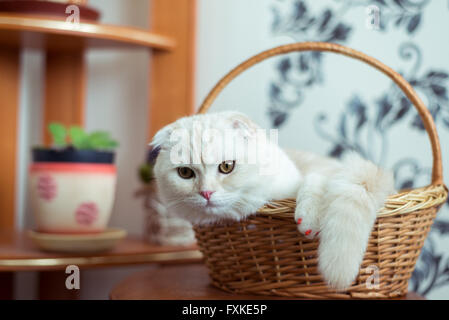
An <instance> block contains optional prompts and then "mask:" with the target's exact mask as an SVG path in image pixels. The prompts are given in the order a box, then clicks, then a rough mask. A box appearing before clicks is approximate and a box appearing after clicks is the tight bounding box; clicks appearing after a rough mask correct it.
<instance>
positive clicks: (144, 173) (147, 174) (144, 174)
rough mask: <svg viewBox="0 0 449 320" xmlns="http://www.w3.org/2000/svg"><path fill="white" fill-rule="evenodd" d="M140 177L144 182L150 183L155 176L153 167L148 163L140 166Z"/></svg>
mask: <svg viewBox="0 0 449 320" xmlns="http://www.w3.org/2000/svg"><path fill="white" fill-rule="evenodd" d="M139 177H140V180H141V181H142V182H143V183H150V182H151V180H153V178H154V174H153V167H152V166H151V165H150V164H147V163H146V164H143V165H142V166H140V168H139Z"/></svg>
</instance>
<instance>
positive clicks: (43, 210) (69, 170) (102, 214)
mask: <svg viewBox="0 0 449 320" xmlns="http://www.w3.org/2000/svg"><path fill="white" fill-rule="evenodd" d="M48 130H49V132H50V134H51V136H52V139H53V144H52V146H51V147H50V148H44V147H35V148H33V150H32V156H33V162H32V164H31V165H30V172H29V174H30V194H31V202H32V209H33V212H34V216H35V218H36V224H37V231H38V232H44V233H72V234H73V233H98V232H102V231H104V230H105V228H106V227H107V224H108V221H109V217H110V215H111V211H112V205H113V202H114V195H115V186H116V178H117V174H116V167H115V164H114V158H115V152H114V149H115V148H116V147H117V146H118V143H117V142H116V141H115V140H113V139H111V137H110V135H109V134H108V133H107V132H104V131H95V132H92V133H90V134H88V133H86V132H85V131H84V130H83V129H82V128H80V127H77V126H72V127H70V128H68V129H67V128H65V127H64V126H63V125H61V124H58V123H51V124H50V125H49V127H48Z"/></svg>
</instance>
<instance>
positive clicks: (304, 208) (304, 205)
mask: <svg viewBox="0 0 449 320" xmlns="http://www.w3.org/2000/svg"><path fill="white" fill-rule="evenodd" d="M314 202H315V201H313V200H312V199H302V201H301V202H298V203H297V205H296V210H295V221H296V224H297V227H298V230H299V232H300V233H301V234H303V235H304V236H305V237H306V238H307V239H314V238H315V237H317V236H318V235H319V233H320V222H319V212H318V208H319V204H317V203H314Z"/></svg>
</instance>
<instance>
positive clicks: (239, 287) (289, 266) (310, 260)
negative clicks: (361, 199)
mask: <svg viewBox="0 0 449 320" xmlns="http://www.w3.org/2000/svg"><path fill="white" fill-rule="evenodd" d="M308 50H313V51H329V52H335V53H339V54H342V55H345V56H349V57H352V58H355V59H357V60H360V61H363V62H365V63H367V64H369V65H371V66H373V67H375V68H376V69H378V70H380V71H381V72H383V73H384V74H386V75H387V76H389V77H390V78H391V79H392V80H393V81H394V82H395V83H396V84H397V85H398V86H399V87H400V88H401V89H402V91H403V92H404V93H405V95H406V96H407V97H408V98H409V99H410V101H411V102H412V103H413V105H414V106H415V107H416V109H417V110H418V112H419V114H420V116H421V119H422V120H423V123H424V126H425V128H426V131H427V133H428V135H429V139H430V143H431V146H432V154H433V171H432V184H431V185H430V186H427V187H424V188H418V189H413V190H408V191H404V192H401V193H399V194H396V195H392V196H390V197H389V198H388V199H387V201H386V202H385V206H384V207H383V208H382V209H381V210H380V211H379V215H378V218H377V221H376V223H375V226H374V228H373V231H372V233H371V236H370V239H369V243H368V247H367V251H366V254H365V257H364V260H363V263H362V265H361V268H360V272H359V275H358V277H357V279H356V280H355V281H354V283H353V284H352V285H351V287H350V288H349V289H348V290H346V291H343V292H336V291H335V290H333V289H330V288H328V287H327V286H326V283H325V282H324V281H323V280H322V278H321V276H320V274H319V272H318V269H317V262H318V258H317V250H318V244H319V242H318V240H313V241H312V240H308V239H306V238H305V237H303V236H302V235H301V234H300V233H299V232H298V230H297V227H296V224H295V222H294V219H293V216H294V211H295V205H296V204H295V201H294V200H293V199H285V200H280V201H273V202H271V203H269V204H267V205H265V206H264V207H263V208H261V209H260V210H259V211H258V212H257V214H255V215H253V216H251V217H249V218H248V219H246V220H245V221H241V222H228V223H222V224H220V225H209V226H196V227H195V228H194V229H195V234H196V238H197V241H198V244H199V246H200V249H201V251H202V253H203V255H204V257H205V263H206V265H207V266H208V268H209V273H210V277H211V280H212V284H213V285H214V286H216V287H218V288H221V289H223V290H226V291H230V292H236V293H253V294H261V295H279V296H286V297H302V298H390V297H397V296H401V295H404V294H406V293H407V286H408V280H409V279H410V277H411V275H412V272H413V270H414V268H415V264H416V261H417V259H418V257H419V254H420V251H421V248H422V246H423V244H424V241H425V239H426V236H427V233H428V232H429V230H430V227H431V225H432V223H433V220H434V218H435V216H436V213H437V211H438V209H439V207H440V206H441V205H442V204H443V203H444V202H445V200H446V198H447V188H446V187H445V186H444V184H443V174H442V172H443V170H442V161H441V149H440V143H439V139H438V134H437V131H436V128H435V124H434V122H433V119H432V116H431V115H430V112H429V111H428V109H427V108H426V107H425V105H424V103H423V102H422V100H421V99H420V98H419V97H418V95H417V94H416V92H415V91H414V90H413V88H412V87H411V85H410V84H409V83H408V82H407V81H406V80H405V79H404V78H403V77H402V76H401V75H399V74H398V73H397V72H395V71H393V70H392V69H391V68H389V67H387V66H385V65H384V64H382V63H381V62H379V61H378V60H376V59H374V58H371V57H369V56H367V55H365V54H363V53H361V52H358V51H355V50H353V49H350V48H347V47H343V46H340V45H337V44H330V43H323V42H303V43H294V44H289V45H284V46H280V47H276V48H273V49H270V50H267V51H264V52H262V53H260V54H258V55H256V56H254V57H252V58H250V59H248V60H246V61H244V62H243V63H241V64H240V65H239V66H237V67H236V68H234V69H233V70H231V71H230V72H229V73H228V74H227V75H226V76H225V77H223V78H222V79H221V80H220V81H219V82H218V84H217V85H216V86H215V87H214V88H213V89H212V91H211V92H210V93H209V95H208V96H207V97H206V99H205V100H204V102H203V104H202V105H201V107H200V109H199V113H204V112H206V111H207V110H208V109H209V108H210V106H211V105H212V102H213V101H214V100H215V98H216V97H217V96H218V94H219V93H220V92H221V91H222V90H223V89H224V88H225V87H226V85H227V84H228V83H229V82H231V81H232V80H233V79H234V78H235V77H237V76H238V75H239V74H240V73H242V72H243V71H245V70H246V69H248V68H250V67H251V66H253V65H255V64H257V63H259V62H261V61H263V60H265V59H268V58H270V57H273V56H276V55H280V54H285V53H289V52H293V51H308ZM376 275H379V277H378V278H376ZM377 280H378V282H376V281H377Z"/></svg>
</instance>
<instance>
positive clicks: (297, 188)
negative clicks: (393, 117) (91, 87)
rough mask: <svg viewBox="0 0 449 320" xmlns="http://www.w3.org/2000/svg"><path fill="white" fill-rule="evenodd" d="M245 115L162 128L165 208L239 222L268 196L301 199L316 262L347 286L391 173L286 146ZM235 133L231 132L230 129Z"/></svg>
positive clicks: (160, 182)
mask: <svg viewBox="0 0 449 320" xmlns="http://www.w3.org/2000/svg"><path fill="white" fill-rule="evenodd" d="M260 130H261V128H260V127H259V126H257V125H256V124H255V123H254V122H253V121H251V120H250V119H249V118H248V117H246V116H245V115H243V114H241V113H238V112H233V111H227V112H219V113H209V114H205V115H194V116H190V117H185V118H182V119H179V120H177V121H175V122H174V123H172V124H169V125H167V126H166V127H164V128H162V129H161V130H160V131H159V132H158V133H157V134H156V135H155V137H154V139H153V141H152V142H151V145H152V146H153V148H154V149H156V150H159V155H158V156H157V160H156V164H155V167H154V174H155V178H156V183H157V186H158V190H159V197H160V199H161V200H162V202H163V203H164V204H165V205H166V206H167V208H168V210H170V211H172V212H175V213H177V214H178V215H180V216H182V217H183V218H185V219H187V220H189V221H190V222H192V223H193V224H204V223H212V222H217V221H220V220H224V219H234V220H241V219H243V218H245V217H247V216H248V215H251V214H253V213H254V212H256V211H257V209H259V208H260V207H262V206H263V205H264V204H265V203H267V202H269V201H271V200H279V199H285V198H296V200H297V208H296V211H295V222H296V223H297V224H298V230H299V231H300V232H301V233H303V234H304V235H305V236H306V237H308V238H313V237H316V236H317V235H318V234H319V237H320V245H319V250H318V267H319V270H320V272H321V273H322V275H323V277H324V279H325V280H326V281H327V282H328V284H329V285H330V286H332V287H334V288H336V289H345V288H347V287H348V286H350V284H351V283H352V281H353V280H354V279H355V277H356V276H357V274H358V271H359V267H360V264H361V262H362V259H363V256H364V253H365V250H366V246H367V243H368V238H369V235H370V231H371V229H372V227H373V224H374V221H375V219H376V213H377V211H378V210H379V209H380V208H381V207H382V205H383V203H384V201H385V199H386V197H387V196H388V195H389V194H391V193H393V192H394V188H393V177H392V175H391V174H390V173H389V172H386V171H383V170H381V169H379V168H378V167H376V166H375V165H374V164H372V163H371V162H369V161H366V160H364V159H363V158H361V157H360V156H358V155H356V154H350V155H349V156H348V157H346V158H345V159H344V160H343V161H341V162H340V161H337V160H334V159H331V158H327V157H322V156H318V155H315V154H312V153H308V152H300V151H294V150H290V151H284V150H282V149H281V148H279V147H278V145H277V141H271V140H270V139H267V138H266V136H265V135H260V134H259V133H260ZM230 132H231V133H234V135H229V133H230Z"/></svg>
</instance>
